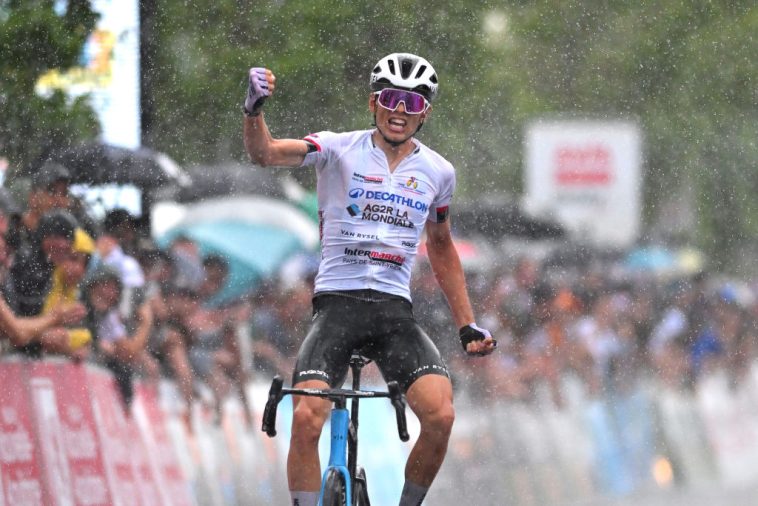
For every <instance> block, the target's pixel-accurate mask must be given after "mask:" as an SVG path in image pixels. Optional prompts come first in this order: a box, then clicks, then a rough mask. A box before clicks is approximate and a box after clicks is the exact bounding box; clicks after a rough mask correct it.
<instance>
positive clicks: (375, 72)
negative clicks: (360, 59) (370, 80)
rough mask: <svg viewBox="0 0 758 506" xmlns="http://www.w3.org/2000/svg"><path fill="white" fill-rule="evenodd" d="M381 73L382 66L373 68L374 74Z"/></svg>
mask: <svg viewBox="0 0 758 506" xmlns="http://www.w3.org/2000/svg"><path fill="white" fill-rule="evenodd" d="M381 71H382V66H381V65H377V66H376V67H374V74H378V73H379V72H381Z"/></svg>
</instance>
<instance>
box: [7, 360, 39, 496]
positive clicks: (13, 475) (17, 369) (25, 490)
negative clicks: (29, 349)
mask: <svg viewBox="0 0 758 506" xmlns="http://www.w3.org/2000/svg"><path fill="white" fill-rule="evenodd" d="M0 385H2V388H0V478H1V479H2V486H0V504H3V503H4V504H6V505H9V506H10V505H14V506H42V505H43V504H45V502H44V490H43V483H42V466H41V462H40V460H39V457H38V455H37V448H36V446H35V437H36V435H35V430H34V425H33V420H32V411H31V409H30V408H31V407H30V405H29V390H28V388H27V374H26V369H25V364H24V363H20V362H2V363H0Z"/></svg>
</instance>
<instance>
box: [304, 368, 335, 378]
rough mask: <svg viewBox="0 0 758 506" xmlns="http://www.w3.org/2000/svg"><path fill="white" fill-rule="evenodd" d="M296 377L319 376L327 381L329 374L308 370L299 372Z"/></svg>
mask: <svg viewBox="0 0 758 506" xmlns="http://www.w3.org/2000/svg"><path fill="white" fill-rule="evenodd" d="M297 375H298V376H321V377H323V378H326V379H327V380H328V379H329V374H327V373H326V372H325V371H319V370H318V369H308V370H306V371H300V372H299V373H297Z"/></svg>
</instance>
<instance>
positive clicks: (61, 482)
mask: <svg viewBox="0 0 758 506" xmlns="http://www.w3.org/2000/svg"><path fill="white" fill-rule="evenodd" d="M57 371H58V365H57V364H54V363H50V362H35V363H33V364H31V367H30V378H29V391H30V394H31V395H30V397H31V401H32V410H33V413H34V419H35V421H36V427H35V429H36V432H37V441H38V443H39V447H40V454H41V457H42V468H43V470H44V472H43V479H44V481H45V485H46V486H45V490H46V492H47V494H46V497H45V504H46V505H50V506H73V505H74V494H73V490H72V488H71V482H72V475H71V469H70V468H69V465H68V458H67V456H66V445H65V441H64V436H63V427H62V425H61V420H60V414H59V413H58V402H57V400H56V398H55V386H54V385H55V381H56V379H57V378H56V373H57Z"/></svg>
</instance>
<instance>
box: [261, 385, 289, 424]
mask: <svg viewBox="0 0 758 506" xmlns="http://www.w3.org/2000/svg"><path fill="white" fill-rule="evenodd" d="M282 385H284V380H283V379H282V378H281V376H274V379H273V381H272V382H271V388H270V389H269V391H268V401H266V407H265V408H264V409H263V423H262V424H261V430H262V431H263V432H265V433H266V434H267V435H268V437H274V436H276V408H277V407H278V406H279V401H281V400H282V397H283V396H282Z"/></svg>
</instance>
